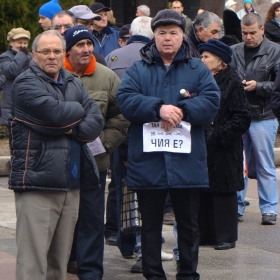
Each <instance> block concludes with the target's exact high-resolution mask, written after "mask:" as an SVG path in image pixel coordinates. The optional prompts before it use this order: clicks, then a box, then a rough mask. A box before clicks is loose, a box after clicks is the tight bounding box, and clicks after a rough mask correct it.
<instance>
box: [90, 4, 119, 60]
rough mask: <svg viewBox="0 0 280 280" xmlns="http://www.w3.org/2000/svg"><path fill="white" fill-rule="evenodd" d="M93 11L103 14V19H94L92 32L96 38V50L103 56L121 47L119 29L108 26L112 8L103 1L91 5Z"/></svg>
mask: <svg viewBox="0 0 280 280" xmlns="http://www.w3.org/2000/svg"><path fill="white" fill-rule="evenodd" d="M90 9H91V10H92V12H93V13H95V14H98V15H100V16H101V18H102V19H101V20H94V30H93V32H92V35H93V39H94V50H95V51H96V52H98V53H99V54H101V55H102V56H103V57H105V56H106V55H108V54H109V53H110V52H112V51H113V50H115V49H118V48H119V47H120V45H119V43H118V40H119V31H118V30H117V29H115V28H111V27H109V26H108V17H107V12H108V11H111V9H110V8H107V7H105V6H104V5H103V4H102V3H99V2H95V3H93V4H92V5H91V6H90Z"/></svg>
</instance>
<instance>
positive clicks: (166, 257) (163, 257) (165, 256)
mask: <svg viewBox="0 0 280 280" xmlns="http://www.w3.org/2000/svg"><path fill="white" fill-rule="evenodd" d="M161 260H162V261H172V260H173V255H172V254H167V253H165V252H163V251H161Z"/></svg>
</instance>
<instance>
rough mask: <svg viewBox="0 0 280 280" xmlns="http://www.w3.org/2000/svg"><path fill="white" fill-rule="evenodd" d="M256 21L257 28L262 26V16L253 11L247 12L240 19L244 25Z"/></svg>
mask: <svg viewBox="0 0 280 280" xmlns="http://www.w3.org/2000/svg"><path fill="white" fill-rule="evenodd" d="M256 22H257V23H258V26H259V28H261V27H262V26H263V21H262V18H261V17H260V16H259V15H258V14H255V13H249V14H247V15H245V16H244V17H243V18H242V19H241V24H243V25H246V26H250V25H253V24H255V23H256Z"/></svg>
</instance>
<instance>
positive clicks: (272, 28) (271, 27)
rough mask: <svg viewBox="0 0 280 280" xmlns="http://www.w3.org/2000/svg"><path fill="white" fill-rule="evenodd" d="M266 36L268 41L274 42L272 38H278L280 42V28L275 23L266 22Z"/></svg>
mask: <svg viewBox="0 0 280 280" xmlns="http://www.w3.org/2000/svg"><path fill="white" fill-rule="evenodd" d="M264 35H265V37H266V38H267V39H269V40H271V41H272V38H277V39H278V41H277V42H280V28H279V26H277V25H276V24H274V23H273V22H270V21H268V22H266V23H265V25H264Z"/></svg>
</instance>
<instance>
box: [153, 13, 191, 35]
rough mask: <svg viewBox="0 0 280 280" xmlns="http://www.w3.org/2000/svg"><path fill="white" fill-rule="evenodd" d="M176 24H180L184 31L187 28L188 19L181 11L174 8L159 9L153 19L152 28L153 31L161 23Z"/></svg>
mask: <svg viewBox="0 0 280 280" xmlns="http://www.w3.org/2000/svg"><path fill="white" fill-rule="evenodd" d="M170 24H176V25H178V26H179V27H180V28H181V29H182V30H183V32H185V29H186V24H187V22H186V19H185V17H184V16H182V15H181V14H180V13H178V12H176V11H173V10H162V11H159V12H158V13H157V14H156V16H155V17H154V18H153V19H152V21H151V28H152V30H153V31H155V29H156V28H157V27H158V26H160V25H170Z"/></svg>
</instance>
